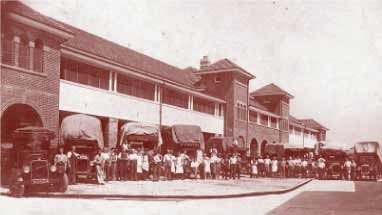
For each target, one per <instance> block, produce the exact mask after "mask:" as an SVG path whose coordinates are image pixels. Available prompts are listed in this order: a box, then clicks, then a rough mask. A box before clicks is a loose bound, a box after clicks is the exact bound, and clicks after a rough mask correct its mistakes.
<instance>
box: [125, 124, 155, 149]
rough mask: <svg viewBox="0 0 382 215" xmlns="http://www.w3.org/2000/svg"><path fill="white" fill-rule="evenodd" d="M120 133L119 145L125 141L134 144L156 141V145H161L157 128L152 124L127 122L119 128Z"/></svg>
mask: <svg viewBox="0 0 382 215" xmlns="http://www.w3.org/2000/svg"><path fill="white" fill-rule="evenodd" d="M120 132H121V133H120V134H121V138H120V143H119V144H120V145H121V144H122V143H123V141H124V140H126V139H127V140H129V141H136V142H140V141H142V142H145V141H157V142H158V145H161V144H162V143H163V140H162V136H161V133H160V131H159V127H158V126H156V125H153V124H148V123H143V122H128V123H125V124H124V125H123V126H122V127H121V130H120Z"/></svg>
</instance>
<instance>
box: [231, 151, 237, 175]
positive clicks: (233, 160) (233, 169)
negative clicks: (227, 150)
mask: <svg viewBox="0 0 382 215" xmlns="http://www.w3.org/2000/svg"><path fill="white" fill-rule="evenodd" d="M229 167H230V171H231V178H232V179H236V174H237V155H236V153H233V154H232V156H231V158H230V159H229Z"/></svg>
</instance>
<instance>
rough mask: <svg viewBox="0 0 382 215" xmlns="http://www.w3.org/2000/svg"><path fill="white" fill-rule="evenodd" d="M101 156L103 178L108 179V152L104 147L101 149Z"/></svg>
mask: <svg viewBox="0 0 382 215" xmlns="http://www.w3.org/2000/svg"><path fill="white" fill-rule="evenodd" d="M101 158H102V164H101V167H102V171H103V173H104V175H105V180H106V181H108V180H109V178H110V175H108V173H110V153H109V151H108V149H107V148H106V147H104V148H103V149H102V152H101Z"/></svg>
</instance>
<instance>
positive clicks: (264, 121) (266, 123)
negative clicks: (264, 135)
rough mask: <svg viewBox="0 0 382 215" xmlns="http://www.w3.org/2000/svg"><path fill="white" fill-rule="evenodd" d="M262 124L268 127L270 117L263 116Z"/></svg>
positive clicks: (261, 118)
mask: <svg viewBox="0 0 382 215" xmlns="http://www.w3.org/2000/svg"><path fill="white" fill-rule="evenodd" d="M260 124H261V125H266V126H268V116H267V115H264V114H261V117H260Z"/></svg>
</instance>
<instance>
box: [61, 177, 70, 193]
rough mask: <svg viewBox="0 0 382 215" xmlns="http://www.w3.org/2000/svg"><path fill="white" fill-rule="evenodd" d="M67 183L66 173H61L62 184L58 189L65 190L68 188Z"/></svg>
mask: <svg viewBox="0 0 382 215" xmlns="http://www.w3.org/2000/svg"><path fill="white" fill-rule="evenodd" d="M68 184H69V179H68V175H67V174H66V173H64V174H63V175H62V184H61V187H60V191H61V192H65V191H66V190H67V189H68Z"/></svg>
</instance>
